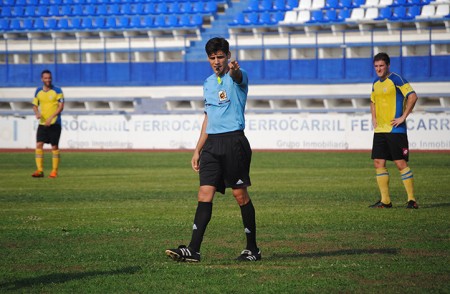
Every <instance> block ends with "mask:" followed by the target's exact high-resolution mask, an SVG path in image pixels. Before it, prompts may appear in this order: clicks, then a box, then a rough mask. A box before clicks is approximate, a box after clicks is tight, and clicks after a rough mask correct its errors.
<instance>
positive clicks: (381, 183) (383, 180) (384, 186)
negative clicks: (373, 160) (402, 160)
mask: <svg viewBox="0 0 450 294" xmlns="http://www.w3.org/2000/svg"><path fill="white" fill-rule="evenodd" d="M376 171H377V183H378V188H379V189H380V193H381V202H383V203H384V204H389V203H391V197H390V196H389V172H388V170H387V169H386V168H385V167H382V168H377V169H376Z"/></svg>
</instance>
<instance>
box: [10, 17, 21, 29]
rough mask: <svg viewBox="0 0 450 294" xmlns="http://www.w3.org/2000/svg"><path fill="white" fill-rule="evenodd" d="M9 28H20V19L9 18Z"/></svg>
mask: <svg viewBox="0 0 450 294" xmlns="http://www.w3.org/2000/svg"><path fill="white" fill-rule="evenodd" d="M11 30H12V31H20V30H22V24H21V23H20V19H18V18H14V19H12V20H11Z"/></svg>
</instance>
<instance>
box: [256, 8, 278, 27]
mask: <svg viewBox="0 0 450 294" xmlns="http://www.w3.org/2000/svg"><path fill="white" fill-rule="evenodd" d="M259 24H262V25H273V24H275V20H274V19H273V18H272V16H271V14H270V12H269V11H268V10H267V11H264V12H262V13H261V14H260V15H259Z"/></svg>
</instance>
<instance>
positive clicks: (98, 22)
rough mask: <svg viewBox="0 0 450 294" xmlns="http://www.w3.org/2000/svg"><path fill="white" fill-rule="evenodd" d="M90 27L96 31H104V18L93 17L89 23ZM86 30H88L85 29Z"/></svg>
mask: <svg viewBox="0 0 450 294" xmlns="http://www.w3.org/2000/svg"><path fill="white" fill-rule="evenodd" d="M82 26H83V24H82ZM91 27H92V28H93V29H96V30H104V29H105V28H106V18H105V17H104V16H98V17H95V18H94V20H93V22H92V23H91ZM86 29H90V28H88V27H86Z"/></svg>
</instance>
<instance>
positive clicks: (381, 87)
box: [370, 73, 414, 134]
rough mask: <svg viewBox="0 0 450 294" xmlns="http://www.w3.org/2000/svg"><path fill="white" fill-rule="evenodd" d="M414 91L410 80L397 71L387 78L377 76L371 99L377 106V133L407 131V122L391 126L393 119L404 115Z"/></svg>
mask: <svg viewBox="0 0 450 294" xmlns="http://www.w3.org/2000/svg"><path fill="white" fill-rule="evenodd" d="M412 93H414V90H413V88H412V87H411V86H410V85H409V83H408V81H406V80H405V79H403V78H402V77H401V76H400V75H398V74H396V73H390V75H389V76H388V77H387V78H386V79H385V80H381V79H380V78H377V79H376V80H375V81H374V82H373V85H372V94H371V95H370V100H371V101H372V102H373V103H374V106H375V116H376V119H377V127H376V128H375V133H405V134H406V122H403V123H402V124H400V125H399V126H398V127H396V128H394V127H392V126H391V121H392V120H393V119H395V118H398V117H400V116H402V115H403V111H404V110H405V105H406V100H407V99H408V96H409V95H410V94H412Z"/></svg>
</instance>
